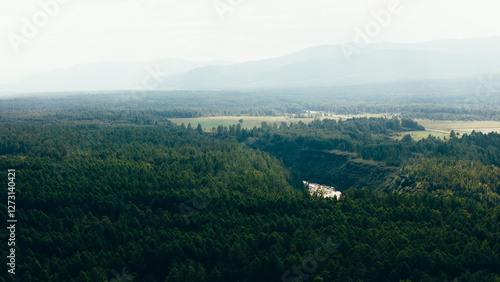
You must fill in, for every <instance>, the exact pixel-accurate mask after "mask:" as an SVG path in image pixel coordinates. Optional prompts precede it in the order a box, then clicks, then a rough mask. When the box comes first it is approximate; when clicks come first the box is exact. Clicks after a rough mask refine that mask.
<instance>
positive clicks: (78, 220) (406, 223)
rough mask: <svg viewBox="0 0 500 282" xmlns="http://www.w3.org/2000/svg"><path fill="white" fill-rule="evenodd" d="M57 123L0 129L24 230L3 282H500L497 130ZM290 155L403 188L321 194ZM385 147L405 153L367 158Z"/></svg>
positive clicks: (0, 157) (6, 123) (2, 162)
mask: <svg viewBox="0 0 500 282" xmlns="http://www.w3.org/2000/svg"><path fill="white" fill-rule="evenodd" d="M57 114H58V113H57V111H56V112H54V113H47V112H42V113H39V115H38V114H36V115H35V117H34V118H35V119H37V118H38V119H40V120H39V121H33V120H29V121H24V120H22V119H19V120H17V121H16V120H13V119H2V121H0V170H1V171H3V172H4V173H2V175H4V177H3V178H2V180H1V181H2V183H3V185H4V187H5V186H6V185H7V181H8V180H7V173H6V172H7V170H8V169H15V170H16V175H15V181H16V193H17V194H16V203H17V210H16V216H17V219H18V225H19V226H18V228H17V230H16V232H17V233H16V238H17V239H16V243H17V245H16V248H17V251H16V263H17V267H16V275H15V276H13V275H8V276H6V275H3V274H2V276H0V281H23V282H24V281H148V282H151V281H300V280H302V281H360V280H361V281H401V280H403V281H408V280H410V281H445V280H448V281H452V280H453V279H457V280H459V281H500V272H499V270H500V257H499V252H500V236H499V234H500V208H498V205H492V203H495V201H496V200H495V199H494V197H493V196H491V197H490V196H489V195H490V194H488V193H489V192H488V191H491V193H493V194H491V195H494V194H497V191H496V190H495V189H496V188H495V187H496V186H494V185H496V183H498V181H496V180H495V178H493V176H495V175H496V174H495V173H497V171H498V168H497V166H496V164H497V163H496V162H497V161H498V159H497V158H496V157H495V156H498V155H495V154H496V152H497V150H498V148H499V146H498V144H496V143H494V142H496V141H495V140H498V135H496V134H490V135H481V134H474V135H470V136H467V137H460V138H458V137H454V138H451V139H449V140H447V141H446V142H445V141H443V140H435V139H433V138H429V139H425V140H422V141H419V142H415V141H414V140H411V138H403V139H402V140H398V139H396V138H392V137H394V136H392V134H393V133H394V132H396V131H401V130H408V129H412V128H414V129H418V128H419V127H418V125H417V124H415V123H413V122H411V121H401V120H397V121H396V120H386V119H376V120H369V119H366V120H364V119H360V120H351V121H342V122H341V123H340V124H339V123H335V122H333V121H323V122H320V121H317V122H314V123H312V124H310V125H305V124H304V125H302V124H300V125H294V126H290V125H287V126H284V125H283V126H282V128H279V127H278V126H276V127H275V126H269V125H264V126H263V127H261V128H255V129H254V131H252V133H251V134H253V135H252V136H250V132H249V131H243V130H241V128H240V130H238V128H237V126H235V127H234V129H235V131H234V132H235V134H236V135H235V136H233V135H231V134H229V133H228V134H225V133H224V128H222V132H221V135H220V136H217V132H215V133H214V134H213V135H211V134H207V133H203V132H201V131H197V130H195V129H194V128H193V129H192V130H188V129H187V128H186V129H183V128H181V127H178V126H175V125H173V124H171V123H170V122H167V121H165V120H157V121H156V122H152V123H151V125H145V124H139V123H137V122H135V121H134V120H133V119H130V118H129V117H126V118H123V119H121V120H118V121H117V120H114V121H113V122H105V121H95V122H90V123H89V122H86V121H78V120H77V119H73V120H71V121H60V122H59V123H57V124H54V123H53V122H52V121H51V120H50V119H48V120H44V117H47V116H50V117H51V118H52V117H53V115H57ZM66 114H67V113H66ZM87 114H88V115H90V114H89V113H87ZM96 114H100V112H98V113H96ZM66 117H67V116H66ZM136 117H138V118H139V119H141V118H143V117H142V116H136ZM144 118H147V117H144ZM94 120H97V119H94ZM383 124H385V126H382V125H383ZM389 124H392V125H391V126H396V127H394V128H389V129H388V130H387V131H386V132H385V129H384V128H387V126H388V125H389ZM377 125H380V127H377ZM397 125H399V126H401V127H398V126H397ZM360 128H365V129H366V130H359V129H360ZM227 132H231V130H230V129H227ZM243 132H245V134H248V135H247V136H245V138H243V136H241V137H238V134H243ZM365 133H366V134H365ZM334 136H336V137H334ZM252 138H253V139H252ZM336 140H340V141H336ZM238 141H240V142H238ZM243 142H245V143H246V144H249V145H246V144H242V143H243ZM341 144H344V145H341ZM334 145H335V146H337V147H335V148H333V147H332V146H334ZM280 146H284V147H282V148H292V149H293V150H291V151H290V152H291V153H292V154H291V156H293V154H294V153H295V152H299V151H300V150H302V148H304V149H305V148H306V147H307V148H308V149H309V150H314V151H317V152H323V153H332V152H329V151H330V150H334V152H333V153H335V154H340V152H343V153H349V154H356V156H355V157H354V156H352V157H346V160H347V159H349V158H350V160H351V161H354V159H356V160H357V162H360V161H365V162H368V161H371V162H375V163H372V165H373V164H375V165H377V164H378V163H377V162H379V163H383V162H388V161H391V160H392V161H393V162H394V164H393V165H392V167H393V168H395V169H396V174H397V175H398V176H399V177H406V178H405V179H404V180H401V181H396V178H392V179H393V180H394V183H392V184H391V183H389V184H390V185H391V186H388V187H387V190H390V189H394V190H397V191H393V192H391V191H387V190H386V191H385V192H384V191H382V190H383V189H379V190H376V189H375V188H376V187H375V186H371V185H368V184H369V183H368V182H367V187H366V188H362V187H357V186H355V185H353V188H350V189H345V190H343V191H342V197H341V198H340V200H339V201H337V200H336V199H324V198H317V197H311V196H310V195H309V194H308V193H307V192H303V191H301V187H298V185H297V183H300V181H301V180H302V179H301V178H300V176H302V174H303V173H305V172H304V170H302V171H301V169H302V167H300V166H298V167H297V166H291V165H288V162H289V161H290V159H287V158H285V157H283V156H284V154H282V151H279V149H278V148H281V147H280ZM286 146H289V147H286ZM314 146H317V147H314ZM339 146H340V147H339ZM388 148H392V149H393V150H394V152H400V153H398V155H397V156H400V157H398V158H393V157H391V156H389V155H388V156H386V157H385V158H383V155H381V154H371V153H368V152H370V150H372V151H373V152H389V151H387V150H388ZM445 148H447V149H446V150H445ZM464 150H465V151H464ZM266 151H268V152H266ZM391 152H392V151H391ZM280 154H281V155H280ZM391 154H392V153H391ZM276 156H278V157H279V156H282V157H279V158H282V160H280V159H278V158H276ZM418 156H424V158H423V160H424V161H423V162H418V158H417V157H418ZM303 157H304V156H302V157H301V158H303ZM374 159H377V161H374ZM323 164H324V166H327V165H328V164H327V163H323ZM363 165H368V164H366V163H365V164H363ZM454 167H457V168H461V170H456V169H455V168H454ZM469 167H472V168H474V169H469ZM436 168H439V169H436ZM306 172H307V171H306ZM430 172H431V173H430ZM476 173H477V175H475V174H476ZM427 175H428V176H427ZM451 176H453V177H454V178H458V181H459V182H457V183H455V182H454V181H455V180H454V179H450V180H449V181H446V178H445V177H451ZM473 176H474V177H476V178H474V179H476V180H477V181H478V182H477V184H479V183H481V185H486V187H487V188H488V189H489V190H488V189H487V188H485V186H477V185H476V182H474V181H472V180H474V179H472V178H469V177H473ZM434 180H436V181H434ZM439 181H442V182H443V183H446V184H447V185H448V186H441V183H440V182H439ZM460 181H462V182H463V183H464V186H463V189H462V188H460V187H461V186H460V185H461V184H460ZM402 183H406V184H408V183H409V184H408V185H406V184H405V185H406V186H405V185H402ZM404 187H406V188H404ZM457 187H459V189H458V190H457ZM403 188H404V189H406V190H407V191H406V190H404V189H403ZM462 190H463V191H465V192H467V193H469V192H470V193H472V196H473V197H469V194H467V193H462V194H461V193H459V191H462ZM436 191H438V192H440V193H441V191H442V194H439V193H434V192H436ZM477 197H479V198H477ZM481 197H485V198H481ZM490 199H491V200H490ZM5 204H6V202H5V201H2V202H0V209H2V210H6V209H7V208H6V205H5ZM6 216H7V215H6V213H0V220H1V221H3V222H6V219H7V218H6ZM4 243H5V242H3V241H2V244H4ZM0 250H1V253H0V255H1V257H3V258H5V257H6V256H7V250H6V248H1V249H0Z"/></svg>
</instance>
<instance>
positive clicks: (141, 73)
mask: <svg viewBox="0 0 500 282" xmlns="http://www.w3.org/2000/svg"><path fill="white" fill-rule="evenodd" d="M354 48H357V47H356V46H355V45H354V44H341V45H324V46H316V47H311V48H307V49H304V50H300V51H298V52H295V53H292V54H289V55H286V56H282V57H276V58H269V59H265V60H260V61H250V62H244V63H236V64H234V63H228V62H223V61H214V62H192V61H184V60H178V59H163V60H157V61H151V62H139V63H116V62H104V63H97V64H87V65H77V66H73V67H70V68H67V69H62V70H57V71H52V72H46V73H40V74H36V75H32V76H29V77H27V78H25V79H22V80H20V81H19V82H17V83H15V84H12V85H4V86H3V89H8V90H13V89H14V90H17V91H38V92H40V91H93V90H101V91H102V90H130V89H148V90H153V89H165V90H173V89H190V90H197V89H235V88H237V89H244V88H293V87H318V86H319V87H323V86H336V85H355V84H367V83H388V82H389V83H390V82H404V81H413V80H433V79H454V78H463V77H474V76H481V75H485V74H491V73H500V52H498V50H500V37H492V38H476V39H462V40H439V41H432V42H425V43H417V44H399V43H379V44H372V45H367V46H366V47H365V48H357V49H354ZM353 50H354V51H356V52H354V53H351V55H348V56H346V55H345V54H346V52H348V51H353ZM347 54H348V53H347ZM158 73H159V74H158Z"/></svg>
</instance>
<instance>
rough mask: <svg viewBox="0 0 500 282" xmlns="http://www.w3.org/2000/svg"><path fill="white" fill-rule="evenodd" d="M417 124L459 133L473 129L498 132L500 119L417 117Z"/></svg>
mask: <svg viewBox="0 0 500 282" xmlns="http://www.w3.org/2000/svg"><path fill="white" fill-rule="evenodd" d="M416 121H417V122H418V123H419V124H421V125H423V126H424V127H425V128H426V129H429V128H432V129H436V130H443V131H451V130H454V131H455V132H460V133H470V132H472V131H473V130H475V131H481V132H483V133H489V132H492V131H497V132H500V121H451V120H429V119H417V120H416Z"/></svg>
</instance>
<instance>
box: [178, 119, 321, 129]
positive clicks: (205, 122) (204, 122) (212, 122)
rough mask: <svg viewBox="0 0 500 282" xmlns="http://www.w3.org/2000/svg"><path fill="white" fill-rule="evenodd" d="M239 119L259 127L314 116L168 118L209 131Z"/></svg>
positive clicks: (250, 125)
mask: <svg viewBox="0 0 500 282" xmlns="http://www.w3.org/2000/svg"><path fill="white" fill-rule="evenodd" d="M240 119H243V123H242V124H241V126H242V127H244V128H253V127H254V126H257V127H260V126H261V124H262V122H267V123H273V122H276V123H278V124H280V123H281V122H283V121H286V122H287V123H290V122H294V123H297V122H299V121H302V122H303V123H309V122H311V121H313V120H314V118H290V117H285V116H279V117H275V116H252V117H251V116H240V117H236V116H226V117H200V118H173V119H170V120H171V121H172V122H173V123H176V124H182V123H184V124H185V125H186V126H187V125H188V123H191V126H193V127H196V126H197V125H198V124H201V126H202V127H203V128H204V129H205V130H208V131H210V130H211V129H212V128H213V127H217V126H219V125H223V126H230V125H233V124H237V123H238V121H239V120H240Z"/></svg>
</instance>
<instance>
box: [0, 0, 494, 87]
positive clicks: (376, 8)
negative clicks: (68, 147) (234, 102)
mask: <svg viewBox="0 0 500 282" xmlns="http://www.w3.org/2000/svg"><path fill="white" fill-rule="evenodd" d="M0 4H1V5H0V7H1V8H0V37H1V39H0V84H1V83H8V82H11V81H14V80H15V79H18V78H19V77H21V76H23V75H28V74H31V73H36V72H40V71H46V70H52V69H58V68H64V67H69V66H72V65H76V64H86V63H94V62H103V61H123V62H131V61H148V60H154V59H159V58H166V57H169V58H179V59H186V60H199V61H209V60H227V61H233V62H242V61H248V60H258V59H263V58H269V57H276V56H282V55H286V54H289V53H292V52H295V51H298V50H301V49H304V48H307V47H311V46H317V45H325V44H339V43H345V42H353V41H354V39H355V36H356V33H357V31H359V30H361V31H363V30H366V28H368V30H369V28H370V27H372V28H373V23H374V22H376V23H378V25H379V27H380V29H379V30H375V31H376V35H374V36H370V40H371V42H372V43H375V42H398V43H415V42H424V41H432V40H439V39H452V38H453V39H460V38H476V37H492V36H500V2H498V0H475V1H470V0H363V1H361V0H308V1H296V0H266V1H265V0H37V1H33V0H0ZM377 15H378V16H377ZM387 15H389V16H387ZM377 17H378V19H377ZM377 21H378V22H377Z"/></svg>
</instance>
